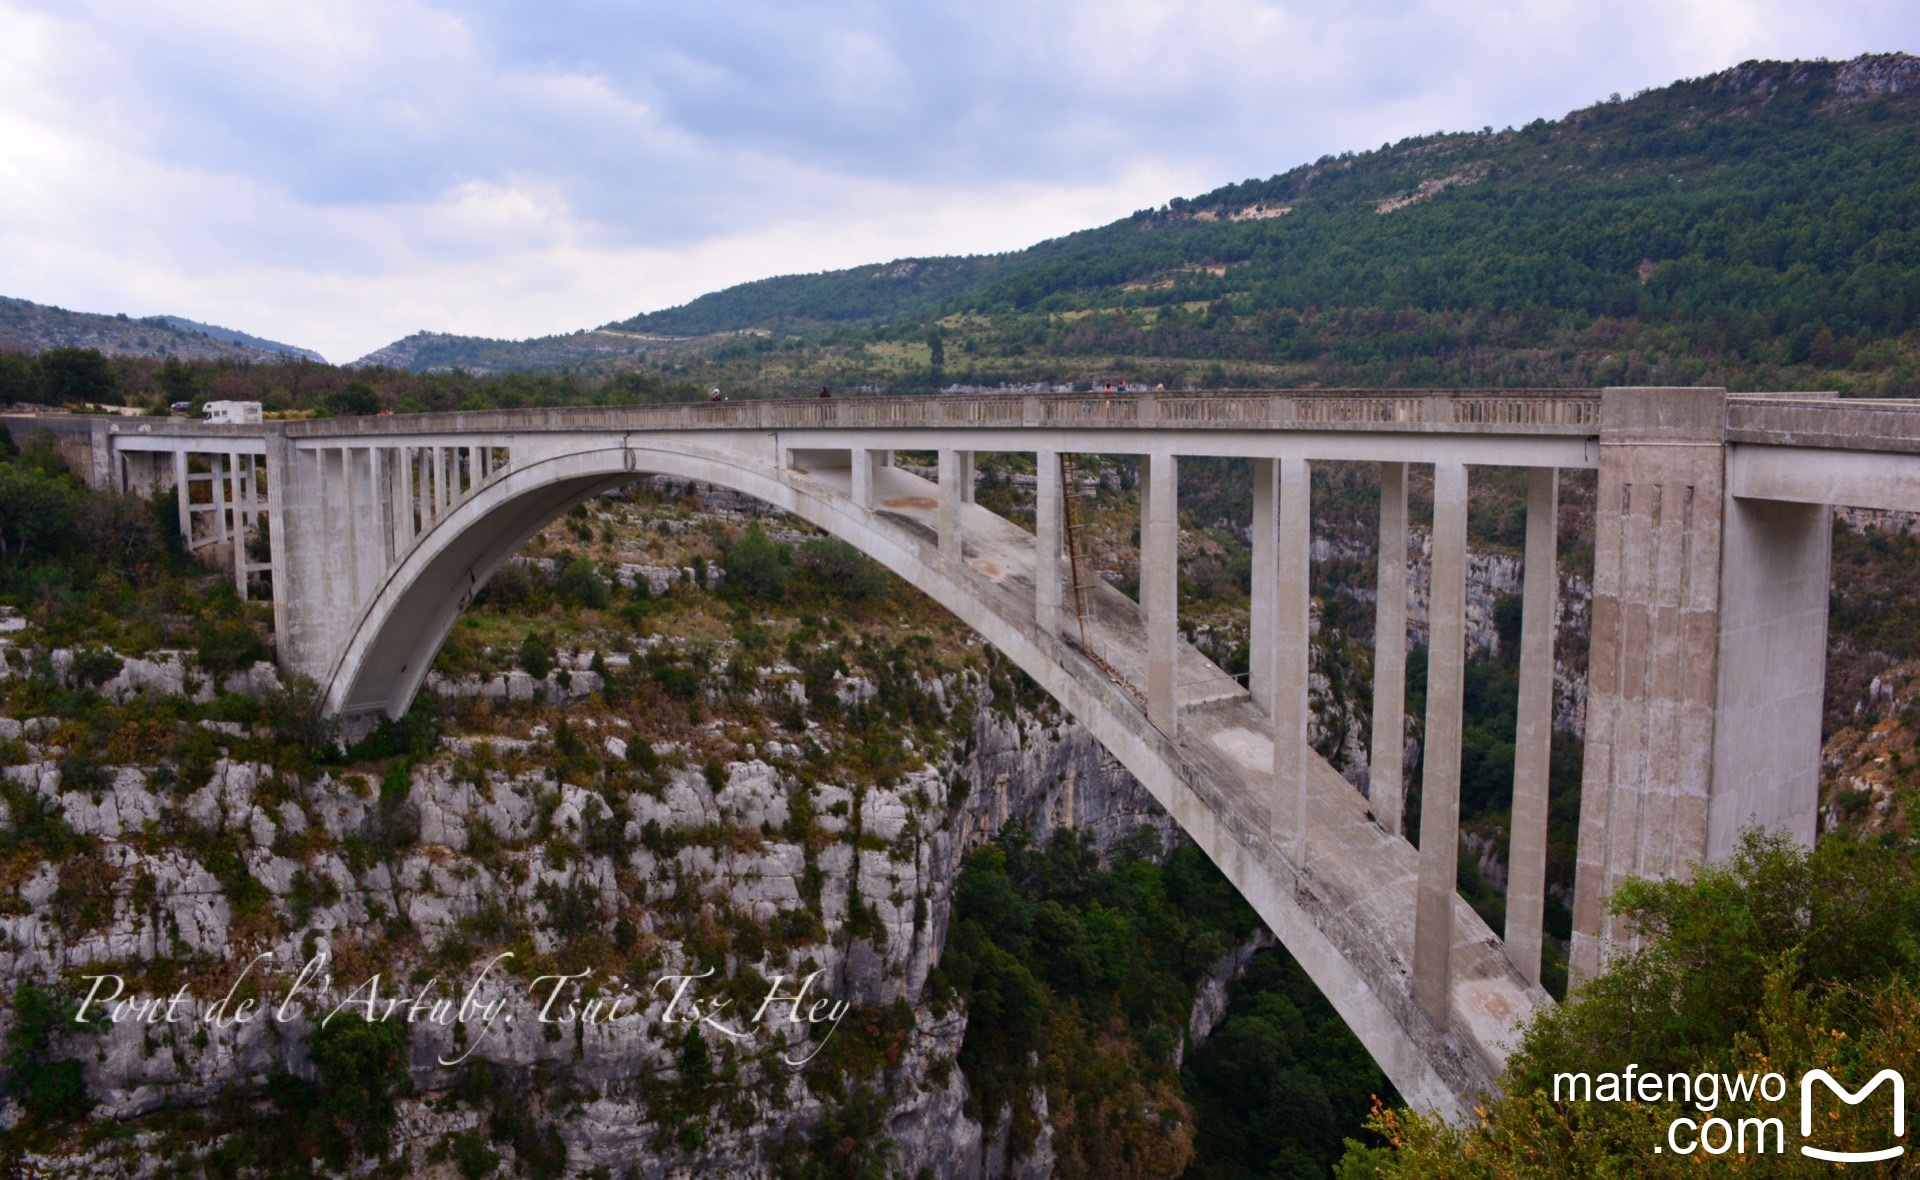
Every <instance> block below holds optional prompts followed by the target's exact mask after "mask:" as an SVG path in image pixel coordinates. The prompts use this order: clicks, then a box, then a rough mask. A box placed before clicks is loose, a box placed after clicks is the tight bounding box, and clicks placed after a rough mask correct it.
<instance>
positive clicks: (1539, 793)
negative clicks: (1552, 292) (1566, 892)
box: [1506, 467, 1560, 983]
mask: <svg viewBox="0 0 1920 1180" xmlns="http://www.w3.org/2000/svg"><path fill="white" fill-rule="evenodd" d="M1559 476H1560V473H1559V472H1558V471H1556V470H1554V469H1553V468H1551V467H1535V468H1532V469H1531V470H1529V471H1528V472H1527V552H1526V566H1525V575H1524V577H1525V580H1524V581H1523V582H1522V584H1521V599H1520V702H1519V718H1518V725H1517V726H1516V729H1515V733H1514V739H1513V750H1514V755H1513V819H1512V824H1511V830H1510V832H1509V835H1508V842H1507V938H1506V941H1507V957H1508V958H1509V959H1511V960H1513V965H1514V966H1515V967H1518V968H1519V969H1520V974H1522V975H1524V976H1526V977H1527V982H1528V983H1539V982H1540V938H1541V929H1542V925H1543V922H1544V919H1545V914H1546V893H1547V781H1548V771H1549V762H1550V760H1551V754H1552V748H1553V622H1554V611H1555V604H1556V602H1557V600H1558V598H1559V585H1560V572H1559V562H1558V554H1557V553H1556V546H1557V543H1558V540H1559V538H1558V530H1557V529H1556V527H1555V526H1556V524H1557V521H1558V517H1559V511H1560V506H1559V499H1560V496H1559V493H1560V483H1559Z"/></svg>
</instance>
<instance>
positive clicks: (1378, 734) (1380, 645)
mask: <svg viewBox="0 0 1920 1180" xmlns="http://www.w3.org/2000/svg"><path fill="white" fill-rule="evenodd" d="M1375 552H1376V554H1377V560H1376V562H1375V565H1376V567H1377V572H1376V575H1375V597H1374V614H1373V748H1372V750H1371V752H1370V756H1369V759H1368V762H1369V766H1368V778H1367V802H1368V804H1369V806H1370V807H1371V809H1372V811H1373V818H1374V819H1376V820H1378V821H1379V822H1380V826H1381V827H1383V828H1385V829H1386V830H1387V831H1389V832H1392V833H1394V834H1395V835H1399V833H1400V824H1401V813H1402V811H1403V810H1404V809H1405V794H1406V782H1405V778H1406V746H1407V465H1406V464H1405V463H1382V464H1380V540H1379V546H1378V548H1377V549H1376V551H1375Z"/></svg>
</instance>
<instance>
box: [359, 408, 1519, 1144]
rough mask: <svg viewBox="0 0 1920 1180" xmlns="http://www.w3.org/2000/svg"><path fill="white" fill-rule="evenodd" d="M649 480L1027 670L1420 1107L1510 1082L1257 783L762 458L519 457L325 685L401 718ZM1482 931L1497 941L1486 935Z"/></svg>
mask: <svg viewBox="0 0 1920 1180" xmlns="http://www.w3.org/2000/svg"><path fill="white" fill-rule="evenodd" d="M675 441H678V440H675ZM644 475H664V476H669V477H672V478H675V479H688V480H699V481H701V482H705V483H711V484H715V485H718V486H722V487H726V488H730V489H732V490H735V491H738V492H742V493H744V494H746V495H749V496H752V497H754V498H756V499H758V500H761V501H763V502H765V503H767V504H769V505H771V506H773V507H774V508H776V509H779V510H781V511H784V512H787V513H790V514H792V515H794V516H797V517H799V518H801V519H803V520H805V521H807V522H808V523H809V524H812V525H814V526H815V527H817V528H820V529H822V530H823V531H825V532H827V533H829V534H831V535H833V536H835V537H838V538H840V539H841V540H843V541H846V542H848V543H849V544H851V545H853V546H854V547H856V548H857V549H859V550H860V551H861V552H862V553H865V554H866V555H867V556H869V557H871V558H873V559H874V560H876V561H878V562H879V563H880V564H882V565H884V566H885V567H886V568H888V569H889V570H891V571H892V572H893V573H895V574H897V575H899V576H900V577H901V578H903V579H904V580H906V581H907V582H909V583H910V584H911V585H913V586H915V587H916V588H918V589H919V590H921V591H922V592H924V593H926V594H927V595H928V596H929V597H931V598H933V599H934V600H935V601H936V602H938V603H940V605H941V606H943V607H945V608H946V609H947V610H948V611H949V612H950V613H952V614H953V615H954V616H955V617H956V618H958V619H959V620H960V621H961V622H963V623H965V624H966V625H967V626H969V627H971V628H973V630H974V631H976V632H977V633H978V634H980V635H981V636H982V637H983V638H985V639H986V640H988V641H989V642H991V643H992V644H993V645H994V646H995V647H997V648H999V649H1000V650H1001V652H1002V653H1004V654H1005V655H1006V656H1007V657H1008V658H1009V659H1011V660H1013V661H1014V663H1015V664H1016V665H1018V666H1019V667H1020V668H1021V669H1022V670H1023V671H1025V672H1026V673H1027V674H1028V675H1029V676H1031V677H1032V678H1033V679H1034V681H1035V682H1036V683H1038V684H1039V685H1040V686H1041V687H1042V688H1043V689H1045V690H1046V691H1047V692H1048V693H1049V694H1050V695H1052V696H1053V698H1054V699H1055V700H1056V701H1058V702H1059V703H1060V705H1061V706H1062V707H1063V708H1064V709H1066V711H1067V712H1068V713H1069V714H1070V715H1071V716H1072V717H1073V718H1074V719H1075V720H1076V721H1078V722H1079V723H1080V724H1081V725H1083V726H1084V727H1086V728H1087V729H1088V731H1089V732H1090V733H1092V735H1093V736H1094V738H1095V739H1096V740H1097V741H1099V742H1100V743H1101V744H1102V745H1103V746H1104V747H1105V748H1106V749H1107V751H1108V752H1109V753H1111V754H1112V755H1113V756H1114V757H1115V758H1116V759H1117V760H1118V761H1119V762H1120V763H1121V764H1122V765H1123V766H1125V767H1126V768H1127V770H1128V771H1129V772H1131V773H1132V774H1133V775H1134V776H1135V777H1136V778H1138V779H1139V780H1140V782H1141V783H1142V784H1143V785H1145V786H1146V787H1147V789H1148V791H1149V792H1150V793H1152V795H1153V796H1154V798H1155V799H1156V800H1157V801H1158V802H1159V803H1160V804H1161V806H1163V807H1164V808H1166V809H1167V811H1168V812H1169V814H1171V815H1172V816H1173V817H1174V818H1175V820H1176V821H1177V822H1178V823H1179V824H1180V825H1181V827H1182V828H1183V829H1184V830H1185V831H1186V832H1187V833H1188V835H1189V836H1190V837H1192V838H1193V840H1194V841H1195V842H1196V843H1197V844H1199V845H1200V847H1201V849H1202V850H1203V851H1205V852H1206V853H1207V854H1208V856H1209V857H1211V858H1212V860H1213V861H1214V863H1215V864H1216V865H1218V866H1219V867H1220V869H1221V871H1222V872H1223V873H1224V874H1225V875H1226V876H1227V878H1228V879H1229V880H1230V881H1232V882H1233V884H1234V886H1235V887H1236V888H1237V889H1239V890H1240V892H1241V894H1242V895H1243V896H1245V897H1246V898H1247V899H1248V901H1249V902H1250V903H1251V904H1252V905H1253V907H1254V909H1255V911H1256V912H1257V913H1258V914H1259V915H1260V917H1261V919H1262V920H1263V921H1265V922H1266V924H1267V925H1268V927H1269V928H1270V929H1271V930H1273V932H1274V933H1275V935H1276V936H1277V937H1278V938H1279V939H1280V941H1281V943H1282V944H1283V945H1285V946H1286V947H1287V949H1288V951H1289V953H1291V954H1292V955H1293V956H1294V957H1295V959H1296V960H1298V961H1299V963H1300V964H1301V966H1302V968H1303V969H1304V970H1305V971H1306V972H1307V974H1308V976H1309V977H1310V978H1311V979H1312V980H1313V981H1314V983H1315V985H1316V986H1318V987H1319V988H1320V990H1321V992H1322V993H1323V994H1325V995H1326V997H1327V998H1328V1000H1329V1001H1330V1002H1331V1003H1332V1004H1333V1006H1334V1008H1335V1010H1336V1011H1338V1012H1339V1013H1340V1015H1341V1017H1342V1019H1343V1020H1345V1021H1346V1023H1347V1025H1348V1027H1350V1028H1351V1029H1353V1030H1354V1032H1355V1034H1356V1035H1357V1036H1358V1037H1359V1038H1360V1040H1361V1042H1362V1044H1364V1045H1365V1046H1366V1048H1367V1050H1368V1052H1369V1053H1371V1054H1372V1056H1373V1058H1374V1060H1375V1061H1376V1062H1378V1063H1379V1065H1380V1066H1381V1068H1382V1069H1383V1070H1384V1071H1385V1072H1386V1074H1387V1076H1388V1078H1389V1079H1391V1080H1392V1082H1393V1083H1394V1085H1395V1087H1396V1088H1398V1089H1399V1091H1400V1093H1401V1094H1402V1095H1403V1096H1404V1097H1405V1098H1406V1099H1407V1100H1408V1101H1410V1102H1412V1103H1413V1104H1415V1105H1416V1106H1418V1107H1421V1108H1424V1109H1437V1110H1440V1111H1441V1112H1443V1113H1445V1114H1446V1115H1448V1116H1449V1117H1452V1118H1454V1119H1456V1120H1457V1119H1459V1118H1463V1117H1465V1116H1466V1114H1467V1113H1468V1103H1469V1102H1470V1100H1471V1097H1472V1096H1473V1095H1474V1094H1476V1093H1477V1092H1479V1091H1480V1090H1483V1089H1486V1088H1489V1087H1490V1086H1492V1085H1493V1082H1494V1078H1495V1076H1496V1074H1497V1071H1498V1066H1499V1062H1498V1061H1496V1060H1490V1059H1489V1058H1488V1057H1487V1056H1486V1053H1485V1049H1486V1048H1487V1047H1492V1046H1489V1041H1490V1040H1495V1039H1497V1038H1489V1037H1487V1036H1485V1035H1484V1034H1485V1031H1486V1030H1484V1029H1471V1030H1469V1029H1462V1028H1459V1027H1455V1028H1452V1029H1440V1028H1437V1027H1435V1025H1434V1024H1433V1023H1432V1021H1431V1020H1430V1019H1429V1018H1428V1017H1427V1016H1426V1014H1425V1013H1424V1012H1423V1011H1421V1010H1420V1008H1419V1006H1418V1005H1417V1004H1416V1003H1415V1001H1414V999H1413V997H1412V994H1411V991H1410V990H1409V988H1408V986H1407V980H1406V978H1405V971H1404V966H1403V965H1401V964H1397V963H1396V962H1395V960H1394V956H1393V955H1392V953H1391V952H1390V951H1389V950H1388V949H1387V947H1386V946H1385V945H1384V943H1385V941H1387V938H1386V937H1383V934H1384V932H1382V931H1380V930H1378V929H1377V928H1367V927H1366V926H1365V925H1364V923H1362V922H1356V921H1352V920H1351V919H1350V917H1349V915H1347V914H1346V913H1344V912H1343V907H1342V906H1341V904H1340V901H1339V897H1338V892H1339V891H1338V889H1336V888H1331V887H1330V886H1331V884H1332V883H1330V882H1328V881H1325V880H1323V879H1320V878H1318V877H1317V876H1316V874H1314V873H1312V872H1311V871H1309V870H1308V869H1306V868H1304V867H1302V866H1298V865H1295V864H1294V863H1293V862H1292V861H1291V860H1289V858H1288V857H1287V856H1286V854H1285V852H1284V850H1281V849H1279V848H1278V847H1277V845H1276V844H1275V842H1274V841H1273V839H1272V837H1271V835H1270V834H1269V832H1268V830H1267V824H1266V822H1265V820H1264V818H1263V817H1264V815H1265V811H1264V803H1261V802H1259V801H1258V800H1250V799H1248V798H1246V797H1245V796H1246V795H1248V794H1250V792H1246V791H1245V790H1244V787H1243V788H1242V790H1241V791H1240V792H1239V794H1240V795H1241V796H1242V797H1240V798H1233V797H1231V796H1232V795H1233V794H1234V792H1233V791H1232V787H1233V786H1234V785H1235V784H1232V783H1230V782H1224V781H1222V780H1223V777H1225V776H1222V775H1221V774H1219V773H1218V772H1217V771H1214V770H1212V769H1211V768H1209V767H1208V766H1206V765H1204V764H1200V763H1197V762H1196V761H1195V759H1194V758H1193V757H1192V756H1191V755H1190V753H1188V752H1185V751H1183V750H1182V749H1181V748H1180V747H1179V745H1178V744H1177V743H1176V742H1175V741H1174V740H1172V739H1171V738H1169V737H1168V736H1167V735H1166V734H1164V733H1162V732H1161V731H1159V730H1157V729H1155V728H1153V727H1151V726H1149V725H1146V724H1144V723H1143V718H1142V717H1141V714H1140V709H1139V706H1138V705H1137V704H1136V702H1135V701H1134V700H1133V698H1131V697H1130V696H1128V695H1127V694H1126V693H1125V692H1124V691H1122V690H1121V689H1120V688H1118V687H1117V686H1115V685H1114V684H1113V683H1112V682H1111V681H1110V680H1109V679H1108V678H1107V677H1106V676H1105V675H1104V674H1101V673H1099V672H1098V671H1097V670H1096V669H1094V668H1093V667H1092V666H1091V665H1090V664H1088V662H1087V661H1086V660H1085V659H1084V657H1081V656H1080V655H1079V654H1078V653H1077V652H1075V651H1073V650H1072V649H1070V648H1068V647H1067V646H1066V645H1064V644H1062V643H1061V642H1059V640H1058V639H1056V638H1055V637H1053V636H1051V635H1049V634H1046V633H1045V632H1044V631H1043V630H1042V629H1041V628H1040V627H1039V626H1038V625H1037V624H1036V623H1035V621H1034V620H1032V619H1031V618H1021V617H1018V616H1010V615H1009V614H1008V613H1006V612H1004V611H1002V610H1000V609H997V606H998V604H996V602H995V601H994V599H993V597H992V594H991V592H990V590H989V589H988V587H987V586H986V585H985V584H984V583H983V580H982V579H981V578H980V577H979V576H977V575H975V574H974V573H973V572H972V571H970V570H968V569H967V568H966V567H965V566H964V565H963V564H961V563H960V562H959V561H957V560H953V559H950V558H947V557H943V556H942V555H941V554H940V553H939V551H938V549H937V547H935V546H933V545H930V544H928V543H927V542H926V541H924V540H923V539H922V538H921V537H920V536H918V535H917V534H915V533H914V532H913V530H911V529H910V528H908V527H906V526H905V525H902V524H899V523H896V522H893V521H891V520H888V519H886V518H885V517H884V516H882V515H881V514H879V513H876V512H872V511H870V510H868V509H865V508H863V507H861V506H859V505H858V504H856V503H855V502H854V501H853V500H850V499H849V498H847V497H846V496H843V495H836V494H833V493H831V492H829V491H828V490H827V489H825V488H821V487H816V486H812V485H810V484H809V482H808V481H806V480H804V479H794V478H790V477H787V476H785V475H783V473H782V472H780V471H779V470H778V469H777V468H776V467H775V465H774V463H773V462H771V461H769V460H767V459H764V458H760V457H756V456H754V455H752V454H750V453H748V452H745V451H736V450H732V449H729V448H724V447H706V446H700V445H697V444H695V445H684V444H683V445H678V446H673V447H668V446H664V445H661V444H660V442H657V441H643V440H639V439H634V438H632V437H631V436H629V437H627V438H625V439H623V440H621V442H620V445H587V446H581V447H579V448H577V449H571V450H563V451H560V452H558V453H553V454H549V455H545V456H541V457H537V458H529V460H527V461H525V462H522V463H518V464H516V466H515V467H514V468H513V469H512V470H510V471H508V472H506V473H504V474H503V475H501V476H500V477H499V478H497V479H495V480H493V481H491V482H489V483H487V484H486V485H484V486H482V487H480V488H478V489H476V490H475V491H474V493H473V494H472V495H471V496H470V497H469V498H468V499H466V500H465V501H464V502H462V503H461V504H459V505H458V506H457V507H456V508H454V509H453V510H452V511H450V512H449V513H448V514H447V515H446V516H445V517H443V518H442V519H441V520H439V521H438V522H437V523H436V524H435V525H434V527H433V528H432V529H431V530H429V531H428V532H427V533H425V534H424V535H422V536H421V537H420V538H419V540H418V542H417V543H416V544H415V545H414V547H413V548H412V549H411V550H410V551H409V552H408V553H407V554H406V555H405V557H404V558H403V559H402V560H401V561H400V562H398V563H397V564H396V565H395V566H394V568H393V569H392V570H391V571H390V572H389V573H388V574H387V575H386V576H385V577H384V578H383V579H382V581H381V583H380V585H379V588H378V591H377V592H376V593H375V595H374V596H373V598H372V600H371V601H370V602H369V603H368V605H367V606H366V608H365V609H364V610H362V611H361V612H359V615H358V617H357V621H356V622H355V624H354V626H353V628H352V632H351V638H350V639H349V640H348V642H347V643H346V645H345V648H344V650H343V652H342V654H341V656H340V658H339V660H338V661H337V662H336V664H335V666H334V669H333V671H332V673H331V675H330V676H329V677H328V678H327V681H326V683H325V685H324V688H325V691H326V694H327V699H328V702H329V704H330V706H331V707H332V708H333V709H335V710H336V711H342V712H349V713H352V712H362V713H364V712H369V711H373V710H376V709H377V710H379V711H381V712H384V713H385V714H387V715H389V716H398V715H399V714H400V713H401V712H403V711H404V710H405V708H406V706H407V705H408V703H409V702H410V701H411V700H412V698H413V696H414V695H415V693H416V692H417V691H418V689H419V687H420V685H421V683H422V682H423V680H424V678H425V673H426V669H427V667H428V665H429V664H430V663H431V662H432V658H433V655H434V653H435V652H437V651H438V650H439V648H440V646H441V644H442V643H443V642H444V641H445V639H446V637H447V635H448V634H449V633H450V632H451V630H452V627H453V625H454V623H455V621H456V620H457V619H458V616H459V613H460V611H461V610H463V609H464V608H465V607H466V605H467V604H468V603H469V602H471V600H472V597H473V595H474V593H476V592H477V590H478V589H479V587H480V586H482V585H484V584H485V582H486V580H487V578H488V577H490V576H491V575H492V574H493V573H494V572H495V571H496V570H498V569H499V567H500V566H501V565H502V564H504V563H505V562H506V560H507V559H508V558H509V557H510V556H512V554H513V553H514V552H516V551H517V550H518V549H519V548H520V547H521V546H522V545H524V544H525V543H526V541H527V540H529V539H530V538H531V537H532V536H533V535H534V534H535V533H536V532H538V531H539V530H540V529H541V528H542V527H544V526H545V525H546V524H547V523H549V522H550V521H552V520H553V519H555V518H556V517H558V516H560V515H561V514H562V513H564V512H566V511H567V510H568V509H569V508H570V507H572V506H573V505H574V504H577V503H580V502H581V501H583V500H585V499H586V498H587V497H589V496H592V495H594V494H596V493H598V492H601V491H605V490H608V489H610V488H612V487H615V486H618V485H620V484H623V483H627V482H630V481H631V480H633V479H636V478H639V477H641V476H644ZM1326 773H1327V774H1329V775H1331V774H1332V773H1333V772H1332V771H1331V770H1330V769H1328V770H1327V772H1326ZM1339 786H1340V788H1342V791H1341V792H1340V793H1343V794H1345V795H1347V796H1350V797H1351V798H1350V800H1349V801H1348V802H1349V803H1350V804H1351V805H1350V806H1345V807H1344V808H1343V809H1339V812H1338V814H1337V816H1335V817H1334V820H1335V822H1336V823H1337V824H1338V825H1339V827H1340V831H1339V838H1341V839H1343V840H1347V841H1353V840H1362V841H1372V840H1373V839H1374V837H1375V836H1376V835H1379V836H1384V833H1380V832H1379V829H1378V828H1377V827H1373V826H1372V825H1371V824H1370V822H1369V821H1368V820H1367V818H1366V817H1365V812H1364V807H1363V806H1362V805H1361V804H1360V801H1359V797H1358V795H1357V794H1355V793H1353V792H1352V791H1351V790H1346V789H1344V784H1339ZM1323 818H1325V816H1324V813H1323ZM1378 842H1379V843H1380V845H1381V848H1382V850H1383V853H1382V855H1385V853H1386V852H1387V851H1391V852H1392V856H1393V857H1394V858H1395V859H1397V861H1399V862H1401V863H1397V864H1396V863H1393V862H1392V861H1383V863H1382V864H1381V866H1380V871H1381V881H1380V884H1381V886H1382V888H1389V887H1392V886H1394V885H1395V884H1396V882H1395V880H1394V878H1396V877H1400V878H1402V880H1401V881H1400V882H1398V883H1399V884H1404V874H1405V872H1406V871H1407V869H1408V866H1409V864H1410V857H1408V856H1405V855H1401V854H1400V853H1399V852H1398V851H1397V849H1405V847H1406V846H1405V845H1404V843H1403V842H1398V841H1397V840H1394V841H1391V842H1388V841H1385V840H1382V841H1378ZM1407 851H1409V852H1410V850H1407ZM1459 908H1460V910H1462V911H1463V917H1462V919H1461V921H1462V923H1463V924H1465V923H1474V924H1477V923H1478V920H1477V919H1476V918H1473V917H1472V915H1471V911H1469V910H1467V909H1466V907H1465V904H1464V903H1460V904H1459ZM1478 929H1479V931H1480V933H1481V934H1482V935H1483V936H1485V937H1486V938H1487V939H1488V941H1491V936H1490V935H1489V934H1487V932H1486V931H1485V927H1484V925H1480V926H1479V927H1478ZM1494 954H1496V955H1497V954H1498V952H1497V951H1496V952H1494ZM1502 961H1503V962H1504V960H1502ZM1508 970H1509V971H1510V970H1511V969H1510V968H1508ZM1489 982H1491V981H1489ZM1508 1015H1509V1016H1517V1015H1518V1013H1509V1014H1508Z"/></svg>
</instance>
